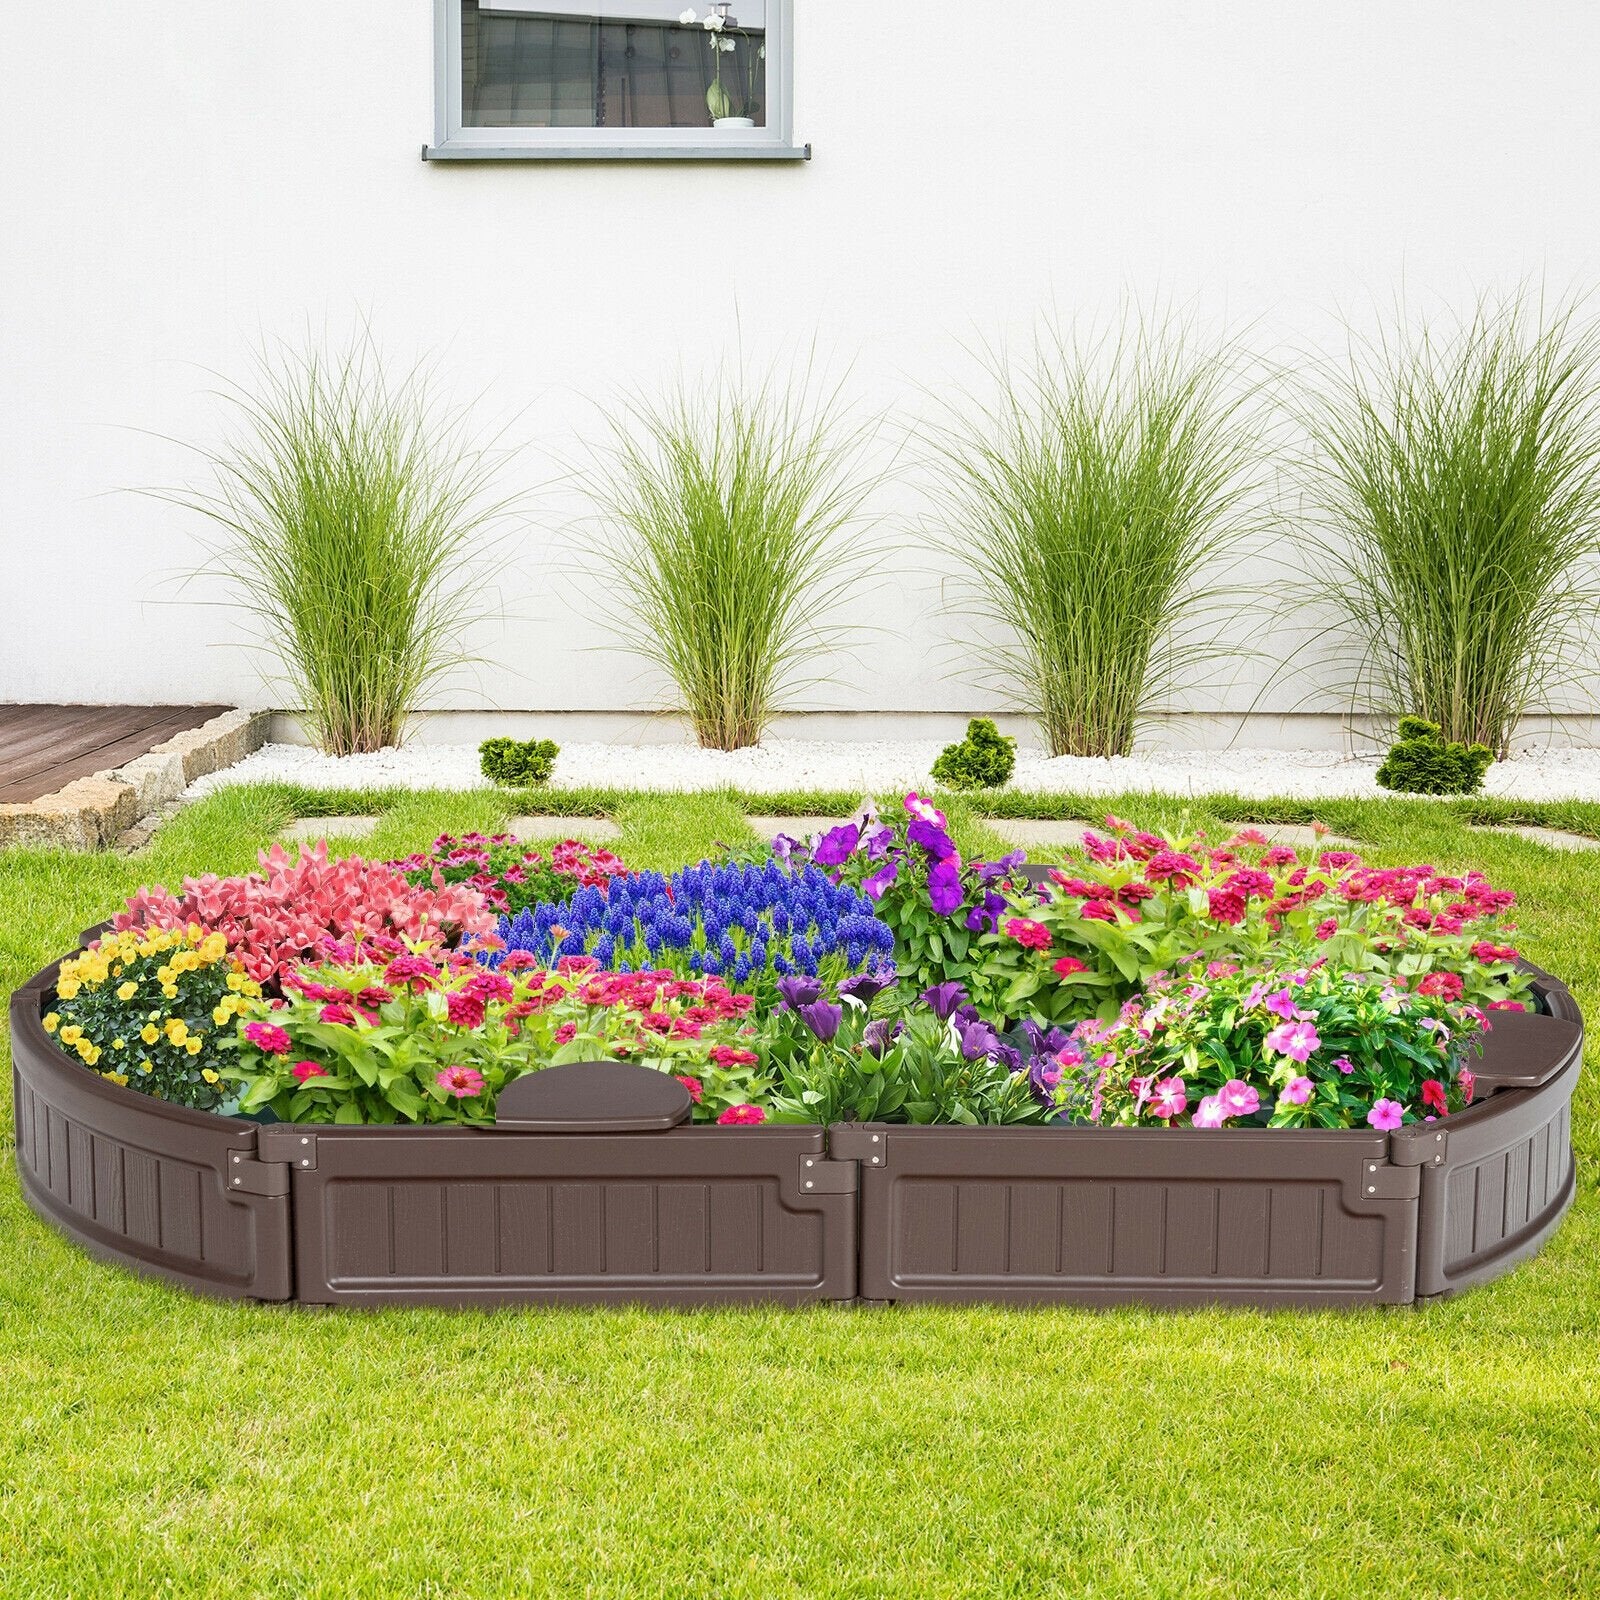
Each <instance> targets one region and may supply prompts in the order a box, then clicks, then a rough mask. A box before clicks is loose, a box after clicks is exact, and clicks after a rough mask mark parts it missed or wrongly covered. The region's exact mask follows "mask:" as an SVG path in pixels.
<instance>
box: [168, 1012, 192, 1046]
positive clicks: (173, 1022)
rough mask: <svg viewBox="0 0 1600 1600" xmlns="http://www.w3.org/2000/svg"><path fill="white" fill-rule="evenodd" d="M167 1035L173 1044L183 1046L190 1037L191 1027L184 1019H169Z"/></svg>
mask: <svg viewBox="0 0 1600 1600" xmlns="http://www.w3.org/2000/svg"><path fill="white" fill-rule="evenodd" d="M166 1035H167V1038H168V1039H170V1040H171V1041H172V1042H173V1044H182V1043H183V1041H184V1040H185V1039H187V1038H188V1037H189V1025H188V1023H186V1022H185V1021H184V1020H183V1018H182V1017H168V1018H167V1026H166Z"/></svg>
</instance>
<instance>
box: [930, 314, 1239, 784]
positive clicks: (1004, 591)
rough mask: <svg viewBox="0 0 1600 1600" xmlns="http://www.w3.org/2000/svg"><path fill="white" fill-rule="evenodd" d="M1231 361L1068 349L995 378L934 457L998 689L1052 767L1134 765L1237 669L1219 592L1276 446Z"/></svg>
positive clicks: (960, 411)
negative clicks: (1215, 581)
mask: <svg viewBox="0 0 1600 1600" xmlns="http://www.w3.org/2000/svg"><path fill="white" fill-rule="evenodd" d="M1235 366H1236V363H1235V361H1234V359H1233V358H1232V356H1231V355H1230V354H1229V353H1228V352H1227V351H1226V350H1208V351H1202V350H1199V349H1197V348H1195V347H1194V345H1193V343H1192V341H1190V340H1189V339H1188V338H1187V337H1186V336H1185V335H1184V333H1183V332H1182V331H1181V330H1177V329H1172V328H1168V327H1160V326H1157V327H1141V328H1139V329H1137V330H1136V331H1135V332H1134V333H1133V334H1132V335H1131V336H1129V337H1126V338H1124V339H1122V340H1120V341H1118V342H1117V343H1116V344H1115V345H1114V346H1113V347H1112V348H1111V349H1110V350H1109V351H1106V350H1099V349H1087V350H1086V349H1084V348H1081V347H1078V346H1075V345H1072V344H1069V343H1067V342H1065V341H1064V340H1063V339H1062V338H1061V337H1060V336H1059V335H1057V334H1053V333H1052V334H1049V335H1045V336H1042V337H1040V338H1039V339H1038V341H1037V342H1036V344H1035V346H1034V350H1033V353H1032V357H1031V359H1030V360H1029V361H1028V362H1026V363H1025V364H1022V365H1017V364H1014V363H1013V362H1011V361H1010V360H1008V359H1006V358H1004V357H1000V358H998V359H996V360H995V361H994V363H993V375H994V378H995V382H996V387H997V390H998V398H996V399H995V400H994V401H992V402H990V403H988V404H984V403H982V402H980V401H978V400H976V399H974V398H972V397H969V396H963V397H962V399H961V401H960V402H959V406H958V407H957V406H952V407H951V408H950V412H949V419H948V421H947V422H946V423H945V424H944V425H943V427H942V428H941V429H940V430H939V431H938V432H937V434H936V435H935V437H934V440H933V443H932V446H931V451H930V465H931V466H932V468H933V469H934V471H935V473H936V476H937V482H936V488H935V495H936V506H937V511H936V518H937V525H938V528H939V530H940V532H939V537H940V540H941V543H942V547H943V550H944V553H945V556H946V559H947V560H948V562H949V564H950V565H951V567H952V569H953V570H954V572H955V573H956V574H957V575H958V577H959V579H960V580H961V581H962V586H963V588H964V590H965V594H966V599H965V602H964V604H965V605H966V606H967V607H968V608H969V609H971V610H972V611H973V612H975V613H976V615H977V617H978V618H979V619H980V620H981V621H982V622H984V623H987V624H990V625H992V626H993V627H994V628H995V629H996V630H997V634H996V637H995V638H994V639H992V640H986V641H985V652H986V655H987V658H988V660H989V662H990V663H991V667H992V671H991V676H992V678H993V680H994V684H995V686H996V687H997V688H998V689H1000V690H1001V691H1002V692H1005V693H1008V694H1011V695H1015V696H1016V697H1018V698H1019V699H1020V701H1021V703H1022V704H1023V705H1024V707H1025V708H1026V709H1027V710H1028V711H1029V712H1030V713H1031V714H1032V715H1033V716H1034V717H1036V718H1037V719H1038V722H1039V725H1040V727H1041V728H1042V730H1043V732H1044V735H1045V739H1046V741H1047V743H1048V745H1049V748H1050V753H1051V755H1053V756H1068V755H1070V756H1117V755H1126V754H1128V752H1129V750H1130V749H1131V748H1132V745H1133V740H1134V734H1135V731H1136V730H1137V728H1138V726H1139V724H1140V721H1141V720H1142V719H1143V718H1144V717H1146V716H1147V715H1148V714H1149V713H1150V712H1151V711H1153V710H1154V709H1155V708H1156V707H1157V705H1158V703H1159V702H1160V701H1161V700H1162V698H1163V697H1165V696H1166V695H1167V694H1168V692H1169V691H1170V690H1171V689H1173V688H1174V687H1175V686H1178V685H1180V684H1184V683H1189V682H1192V681H1193V679H1194V677H1195V674H1196V673H1197V672H1198V671H1199V669H1200V668H1201V667H1202V666H1203V665H1204V664H1205V663H1206V662H1207V661H1210V660H1214V659H1216V658H1218V657H1220V656H1222V655H1224V654H1227V653H1229V650H1228V649H1227V648H1225V647H1224V646H1223V645H1222V644H1221V643H1220V641H1219V638H1218V634H1219V629H1220V621H1221V619H1222V617H1223V616H1224V615H1226V614H1228V613H1229V612H1231V611H1233V610H1236V609H1237V604H1238V601H1237V597H1236V595H1229V596H1228V597H1227V598H1226V599H1225V598H1224V596H1223V594H1222V593H1221V592H1220V591H1219V590H1218V589H1216V588H1215V587H1213V586H1212V584H1211V579H1212V577H1213V574H1214V569H1215V567H1216V565H1217V563H1218V562H1219V560H1220V559H1221V558H1222V557H1223V556H1224V555H1225V554H1226V552H1227V551H1228V550H1229V549H1230V548H1231V547H1232V546H1233V545H1234V544H1235V542H1236V541H1237V540H1238V539H1240V538H1241V537H1243V536H1244V534H1245V533H1246V532H1248V531H1249V530H1250V528H1251V526H1252V514H1251V510H1250V507H1251V504H1252V488H1253V485H1252V475H1253V473H1255V472H1256V471H1257V470H1258V464H1257V460H1256V456H1257V445H1258V436H1259V430H1258V428H1257V427H1256V426H1255V425H1254V423H1253V422H1252V421H1251V414H1250V410H1249V407H1248V404H1247V401H1248V398H1249V396H1248V392H1247V391H1246V390H1244V389H1243V388H1241V387H1240V386H1239V385H1237V384H1236V383H1235V381H1234V368H1235Z"/></svg>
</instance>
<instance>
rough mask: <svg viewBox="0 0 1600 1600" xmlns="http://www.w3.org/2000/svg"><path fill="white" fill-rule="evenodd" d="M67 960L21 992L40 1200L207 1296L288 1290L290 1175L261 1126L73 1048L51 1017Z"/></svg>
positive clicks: (20, 1148) (26, 1179)
mask: <svg viewBox="0 0 1600 1600" xmlns="http://www.w3.org/2000/svg"><path fill="white" fill-rule="evenodd" d="M56 970H57V969H56V968H55V967H53V966H52V967H49V968H47V969H46V970H45V971H43V972H41V973H39V974H38V975H37V976H35V977H33V978H31V979H30V980H29V981H28V982H27V983H25V984H24V985H23V986H22V987H21V988H20V989H18V990H16V992H15V993H14V994H13V995H12V997H11V1052H12V1079H13V1091H14V1106H15V1115H16V1141H17V1149H16V1158H17V1171H18V1174H19V1176H20V1178H21V1182H22V1192H23V1196H24V1198H25V1199H26V1200H27V1202H28V1204H29V1205H31V1206H32V1207H33V1209H34V1210H35V1211H36V1212H38V1213H39V1215H40V1216H41V1217H43V1218H45V1219H46V1220H47V1221H49V1222H51V1223H53V1224H54V1225H55V1226H56V1227H57V1228H59V1229H60V1230H61V1231H62V1232H63V1233H65V1234H67V1235H68V1237H70V1238H72V1239H73V1240H75V1241H76V1242H77V1243H79V1244H81V1245H82V1246H83V1247H84V1248H85V1249H87V1250H88V1251H90V1252H91V1253H92V1254H94V1255H97V1256H100V1257H103V1258H105V1259H109V1260H112V1261H116V1262H118V1263H120V1264H121V1265H124V1266H131V1267H135V1268H137V1269H139V1270H141V1271H145V1272H149V1273H153V1274H155V1275H157V1276H159V1277H163V1278H166V1279H169V1280H170V1281H172V1282H175V1283H178V1284H181V1285H182V1286H183V1287H185V1288H187V1289H194V1290H198V1291H200V1292H201V1293H205V1294H213V1295H222V1296H226V1297H230V1298H248V1299H257V1300H285V1299H288V1298H289V1297H290V1296H291V1294H292V1292H293V1278H292V1274H291V1267H290V1258H289V1192H288V1183H287V1181H286V1180H284V1179H280V1178H278V1177H276V1176H274V1175H273V1174H270V1173H267V1172H264V1171H263V1170H262V1169H261V1168H260V1167H259V1166H258V1164H257V1163H256V1162H255V1161H254V1153H255V1144H256V1129H255V1126H254V1125H253V1124H251V1123H247V1122H239V1121H235V1120H233V1119H230V1118H223V1117H215V1116H211V1115H209V1114H207V1113H205V1112H201V1111H190V1110H187V1109H185V1108H184V1107H181V1106H173V1105H168V1104H166V1103H164V1102H162V1101H158V1100H147V1099H145V1098H144V1097H143V1096H140V1095H136V1094H131V1093H129V1092H128V1091H127V1090H124V1089H119V1088H117V1087H116V1086H114V1085H112V1084H109V1083H106V1082H104V1081H103V1080H102V1079H101V1078H100V1077H98V1076H97V1075H96V1074H95V1073H92V1072H88V1071H86V1070H85V1069H84V1068H82V1067H81V1066H79V1065H78V1064H77V1063H76V1062H74V1061H71V1060H69V1059H68V1058H67V1057H66V1056H65V1055H63V1054H62V1052H61V1050H60V1048H59V1047H58V1046H57V1045H56V1043H55V1041H54V1040H52V1039H51V1037H50V1035H49V1034H47V1033H46V1032H45V1031H44V1028H43V1026H42V1024H41V1022H40V1016H41V1013H42V1010H43V1007H44V1003H45V1001H46V1000H47V999H48V998H49V997H50V996H51V995H52V994H53V992H54V988H55V980H56Z"/></svg>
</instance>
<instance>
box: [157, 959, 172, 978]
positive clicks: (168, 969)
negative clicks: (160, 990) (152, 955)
mask: <svg viewBox="0 0 1600 1600" xmlns="http://www.w3.org/2000/svg"><path fill="white" fill-rule="evenodd" d="M175 976H176V973H175V972H174V971H173V968H172V963H171V962H168V963H167V965H166V966H164V967H157V968H156V982H157V983H171V982H172V980H173V978H174V977H175Z"/></svg>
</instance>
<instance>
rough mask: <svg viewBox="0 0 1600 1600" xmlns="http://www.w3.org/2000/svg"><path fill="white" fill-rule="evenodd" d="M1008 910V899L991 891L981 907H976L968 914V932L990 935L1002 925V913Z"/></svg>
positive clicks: (984, 898)
mask: <svg viewBox="0 0 1600 1600" xmlns="http://www.w3.org/2000/svg"><path fill="white" fill-rule="evenodd" d="M1005 908H1006V897H1005V896H1004V895H1003V894H996V893H995V892H994V891H993V890H990V892H989V893H988V894H986V895H985V896H984V897H983V904H982V905H981V906H974V907H973V908H972V909H971V910H970V911H969V912H968V913H967V931H968V932H969V933H989V932H991V931H993V929H995V928H997V927H998V926H999V925H1000V913H1001V912H1002V911H1004V910H1005Z"/></svg>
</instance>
